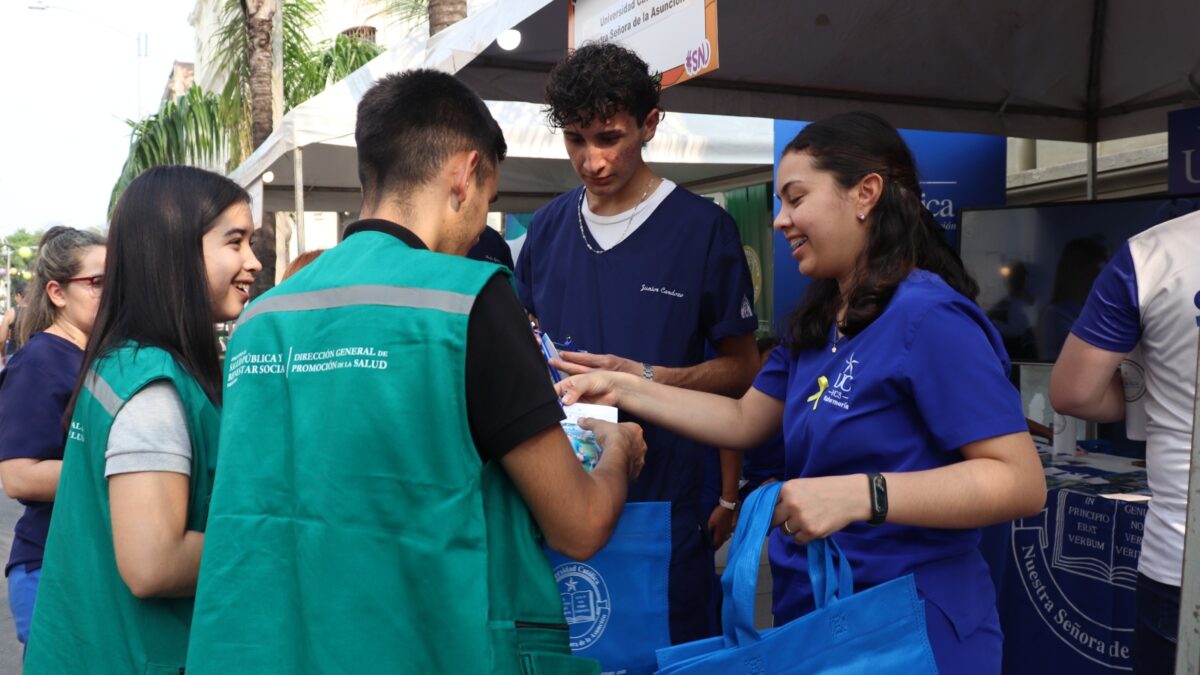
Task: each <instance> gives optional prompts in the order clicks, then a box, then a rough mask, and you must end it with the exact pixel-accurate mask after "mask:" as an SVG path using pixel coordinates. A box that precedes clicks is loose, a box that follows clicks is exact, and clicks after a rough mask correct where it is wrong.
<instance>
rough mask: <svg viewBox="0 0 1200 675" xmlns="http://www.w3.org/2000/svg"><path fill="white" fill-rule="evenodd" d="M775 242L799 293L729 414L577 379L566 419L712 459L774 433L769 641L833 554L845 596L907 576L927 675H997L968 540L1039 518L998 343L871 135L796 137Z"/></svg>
mask: <svg viewBox="0 0 1200 675" xmlns="http://www.w3.org/2000/svg"><path fill="white" fill-rule="evenodd" d="M776 191H777V192H778V195H779V199H780V201H781V203H782V208H781V209H780V212H779V215H778V217H777V218H776V220H775V229H776V230H778V231H780V232H781V233H782V234H783V235H785V236H786V237H787V240H788V242H789V244H790V245H791V249H792V258H793V259H794V260H796V262H797V264H798V267H799V269H800V272H801V273H803V274H805V275H807V276H809V277H811V278H812V279H814V281H813V283H812V285H811V286H810V288H809V291H808V295H807V296H805V299H804V301H803V302H802V304H801V307H800V309H799V310H798V311H797V312H796V313H795V314H794V315H793V317H792V318H791V321H790V326H789V329H788V332H787V333H786V334H785V336H784V340H783V344H781V345H780V346H779V347H777V348H776V349H775V351H774V352H773V353H772V354H771V357H770V359H769V360H768V362H767V365H766V366H765V367H764V368H763V370H762V372H761V373H760V374H759V375H758V378H757V379H756V380H755V382H754V386H753V388H751V389H750V390H749V391H748V392H747V393H746V395H745V396H743V397H742V398H741V400H740V401H735V400H731V399H728V398H723V397H719V396H711V395H706V394H700V393H697V392H690V391H684V390H681V389H674V388H669V387H663V386H659V385H656V384H654V383H650V382H646V381H644V380H642V379H640V378H637V377H635V376H632V375H626V374H613V373H589V374H584V375H580V376H576V377H572V378H569V379H568V380H566V381H564V382H562V383H560V384H559V385H558V387H559V392H560V393H561V394H563V400H564V403H573V402H575V401H576V400H579V399H583V400H585V401H590V402H595V403H606V404H609V405H616V406H618V407H622V408H623V409H624V410H626V411H627V412H629V413H632V414H634V415H637V416H639V417H640V418H642V419H644V420H646V421H648V422H651V423H654V424H659V425H662V426H664V427H667V428H668V429H672V430H674V431H678V432H680V433H684V434H686V435H687V436H689V437H690V438H694V439H696V440H699V441H703V442H706V443H712V444H715V445H719V446H720V447H726V448H747V447H752V446H754V445H755V444H757V443H760V442H762V441H763V440H765V439H766V438H768V437H770V436H771V434H773V433H775V432H776V431H777V430H778V429H779V428H780V426H781V425H782V428H783V434H784V446H785V453H786V470H785V478H786V479H788V480H787V481H786V483H785V485H784V486H783V489H782V491H781V492H780V497H779V502H778V504H777V505H776V508H775V516H774V520H773V524H774V525H776V526H778V529H776V530H774V531H773V533H772V535H771V538H770V543H769V546H768V548H769V552H770V558H771V569H772V575H773V578H774V598H773V599H774V602H773V610H774V613H775V622H776V625H779V624H782V623H785V622H787V621H790V620H792V619H795V618H796V617H798V616H800V615H802V614H805V613H807V612H809V611H811V610H812V609H813V598H812V588H811V585H810V583H809V579H808V572H807V558H806V550H805V549H806V544H807V543H808V542H809V541H811V540H813V539H816V538H820V537H829V536H832V537H833V539H834V540H835V541H836V542H837V543H838V545H839V546H840V548H841V550H842V551H843V552H844V553H845V555H846V558H847V559H848V560H849V562H850V563H851V566H852V567H853V570H854V581H855V588H856V590H860V591H861V590H863V589H865V588H869V587H871V586H874V585H877V584H880V583H883V582H886V581H889V580H891V579H895V578H897V577H900V576H903V575H906V574H909V573H911V574H913V576H914V578H915V581H916V586H917V590H918V592H919V594H920V595H921V597H922V598H923V599H924V600H925V619H926V626H927V628H928V634H929V638H930V643H931V645H932V647H933V651H934V657H935V659H936V660H937V666H938V670H939V671H940V672H941V673H943V675H949V674H953V673H969V674H970V675H983V674H985V673H988V674H998V673H999V672H1000V665H1001V647H1002V644H1003V636H1002V635H1001V632H1000V621H999V617H998V616H997V612H996V596H995V589H994V587H993V585H992V579H991V576H990V574H989V572H988V566H987V563H986V562H985V561H984V559H983V556H982V555H981V554H980V552H979V548H978V544H979V530H978V528H980V527H982V526H984V525H989V524H992V523H998V522H1003V521H1006V520H1011V519H1014V518H1020V517H1025V516H1032V515H1034V514H1036V513H1038V512H1039V511H1040V510H1041V509H1042V506H1043V505H1044V503H1045V500H1046V483H1045V477H1044V475H1043V473H1042V465H1041V462H1040V461H1039V460H1038V457H1037V453H1036V451H1035V450H1034V446H1033V439H1031V438H1030V436H1029V432H1028V431H1027V430H1026V424H1025V416H1024V414H1023V413H1022V410H1021V400H1020V396H1019V394H1018V392H1017V390H1016V389H1015V388H1014V387H1013V386H1012V384H1011V383H1010V382H1009V380H1008V369H1009V362H1008V357H1007V355H1006V354H1005V352H1004V343H1003V339H1002V338H1001V337H1000V334H999V333H998V332H997V331H996V329H995V327H993V326H992V324H991V322H990V321H988V319H987V316H985V315H984V313H983V311H982V310H981V309H980V308H979V306H978V305H976V304H975V302H974V300H973V297H974V295H975V294H976V293H977V292H978V287H977V286H976V285H975V282H974V280H972V279H971V278H970V276H969V275H967V273H966V271H965V270H964V269H963V265H962V261H961V260H959V258H958V256H957V255H956V254H955V253H954V251H953V250H952V249H951V248H950V247H949V246H948V245H947V244H946V242H945V239H944V238H943V235H942V232H941V228H940V226H939V225H938V224H937V222H936V221H934V219H933V216H932V215H931V214H930V213H929V211H928V209H926V208H925V207H924V206H923V205H922V203H921V188H920V184H919V182H918V179H917V172H916V166H915V163H914V162H913V158H912V153H911V152H910V151H909V149H908V147H907V146H906V145H905V143H904V141H903V139H901V137H900V135H899V134H898V133H896V130H895V129H893V128H892V127H891V125H889V124H888V123H887V122H885V121H884V120H883V119H881V118H879V117H877V116H875V115H871V114H868V113H849V114H844V115H838V116H835V117H831V118H829V119H827V120H824V121H821V122H816V123H814V124H811V125H809V126H807V127H805V128H804V130H803V131H801V132H800V134H799V135H798V136H796V138H795V139H794V140H792V142H791V143H790V144H789V145H788V146H787V148H786V149H785V150H784V153H783V157H782V158H781V159H780V162H779V168H778V174H777V176H776Z"/></svg>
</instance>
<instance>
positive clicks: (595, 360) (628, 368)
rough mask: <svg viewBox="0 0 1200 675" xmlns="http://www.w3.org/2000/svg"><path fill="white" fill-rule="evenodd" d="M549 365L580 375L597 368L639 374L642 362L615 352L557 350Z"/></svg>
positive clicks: (569, 373) (570, 373)
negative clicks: (592, 352)
mask: <svg viewBox="0 0 1200 675" xmlns="http://www.w3.org/2000/svg"><path fill="white" fill-rule="evenodd" d="M550 365H552V366H554V367H555V368H558V369H559V370H561V371H562V372H564V373H567V374H568V375H580V374H582V373H590V372H593V371H597V370H607V371H611V372H614V373H629V374H630V375H641V374H642V364H640V363H638V362H637V361H633V360H630V359H626V358H623V357H620V356H617V355H615V354H588V353H587V352H559V353H558V358H557V359H552V360H551V361H550Z"/></svg>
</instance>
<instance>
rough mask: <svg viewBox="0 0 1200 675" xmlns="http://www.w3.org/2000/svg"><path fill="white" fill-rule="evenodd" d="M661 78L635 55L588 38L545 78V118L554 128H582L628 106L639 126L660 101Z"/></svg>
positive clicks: (658, 106)
mask: <svg viewBox="0 0 1200 675" xmlns="http://www.w3.org/2000/svg"><path fill="white" fill-rule="evenodd" d="M659 93H660V87H659V78H658V77H656V76H654V75H651V74H650V67H649V66H647V65H646V62H645V61H643V60H642V59H641V57H639V56H638V55H637V54H635V53H633V52H631V51H629V50H628V49H625V48H624V47H621V46H619V45H615V44H612V43H611V42H588V43H586V44H584V45H583V46H582V47H580V48H579V49H576V50H575V51H573V52H571V53H569V54H567V55H566V56H565V57H563V59H562V60H561V61H559V62H558V63H556V64H555V65H554V68H553V69H552V70H551V71H550V77H549V78H548V79H547V80H546V107H545V109H544V110H543V112H545V113H546V119H547V121H548V122H549V123H550V125H551V126H553V127H555V128H556V129H563V128H565V127H568V126H571V125H573V124H578V125H579V126H581V127H586V126H588V125H589V124H591V123H592V121H594V120H597V119H599V120H604V119H608V118H610V117H612V116H613V115H614V114H616V113H618V112H621V111H626V112H628V113H629V114H630V115H632V116H633V118H634V119H635V120H637V125H638V126H639V127H640V126H642V123H643V122H644V121H645V120H646V116H647V115H649V114H650V111H651V110H654V109H655V108H658V109H659V110H661V109H662V107H661V105H660V104H659V101H658V99H659Z"/></svg>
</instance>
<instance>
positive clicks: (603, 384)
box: [554, 370, 620, 407]
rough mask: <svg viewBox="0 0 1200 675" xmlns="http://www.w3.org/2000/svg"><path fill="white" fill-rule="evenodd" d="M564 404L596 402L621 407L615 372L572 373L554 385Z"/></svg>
mask: <svg viewBox="0 0 1200 675" xmlns="http://www.w3.org/2000/svg"><path fill="white" fill-rule="evenodd" d="M554 390H555V391H556V392H558V396H559V399H560V400H561V401H562V403H563V405H571V404H572V403H596V404H599V405H611V406H618V407H619V403H620V400H619V398H620V397H619V396H618V395H617V387H616V376H615V375H614V374H613V373H610V372H607V371H603V370H597V371H593V372H589V373H585V374H582V375H572V376H571V377H568V378H567V379H565V380H563V381H561V382H559V383H558V384H555V385H554Z"/></svg>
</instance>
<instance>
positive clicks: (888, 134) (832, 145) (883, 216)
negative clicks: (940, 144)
mask: <svg viewBox="0 0 1200 675" xmlns="http://www.w3.org/2000/svg"><path fill="white" fill-rule="evenodd" d="M789 152H803V153H806V154H808V155H809V156H810V157H811V158H812V162H813V166H814V167H815V168H816V169H818V170H820V171H826V172H828V173H830V174H832V175H833V178H834V181H835V182H836V183H837V184H838V185H839V186H840V187H841V188H842V189H843V190H849V189H850V188H852V187H854V186H855V185H857V184H858V182H859V181H861V180H862V179H863V178H865V177H866V176H868V175H870V174H872V173H877V174H879V176H880V177H882V178H883V192H882V194H881V195H880V197H879V201H878V202H876V204H875V207H874V209H872V211H871V215H870V219H869V220H868V223H867V225H868V233H867V243H866V246H865V247H864V249H863V252H862V257H861V258H860V259H859V260H858V263H857V269H856V276H855V281H854V286H853V288H851V289H850V292H849V293H848V294H847V295H846V315H845V319H844V321H843V324H842V325H841V326H839V328H840V329H841V331H842V332H843V333H844V334H846V335H848V336H853V335H857V334H859V333H861V332H862V331H863V330H864V329H865V328H866V327H867V326H869V325H871V322H873V321H874V320H875V319H876V318H878V317H879V315H880V314H881V313H882V312H883V310H884V309H885V308H886V307H887V304H888V302H890V301H891V299H892V296H893V295H894V294H895V293H896V287H897V286H899V285H900V282H901V281H903V280H904V278H905V277H906V276H908V274H909V272H911V271H912V270H913V269H918V268H919V269H923V270H927V271H930V272H933V273H935V274H937V275H938V276H940V277H941V278H942V279H943V280H945V282H946V283H947V284H949V285H950V287H951V288H953V289H954V290H956V291H958V292H959V293H962V294H963V295H965V296H966V297H968V298H970V299H971V300H974V299H975V297H976V296H977V295H978V294H979V285H978V284H976V283H975V280H974V279H972V278H971V276H970V275H969V274H967V271H966V269H965V268H964V267H963V264H962V260H961V259H960V258H959V257H958V254H957V253H955V251H954V249H953V248H951V247H950V245H949V244H948V243H947V242H946V238H945V235H944V234H943V232H942V228H941V226H940V225H938V223H937V221H936V220H934V218H933V214H932V213H930V212H929V209H927V208H925V206H924V204H922V203H921V184H920V182H919V180H918V178H917V167H916V162H914V161H913V156H912V152H911V151H910V150H909V149H908V146H907V145H906V144H905V143H904V139H902V138H901V137H900V134H899V133H897V132H896V129H895V128H893V127H892V125H890V124H888V123H887V121H885V120H884V119H883V118H881V117H879V116H878V115H873V114H871V113H866V112H852V113H844V114H841V115H834V116H833V117H830V118H827V119H824V120H821V121H820V122H814V123H813V124H810V125H808V126H806V127H805V128H804V129H803V130H802V131H801V132H800V133H799V134H797V135H796V137H795V138H794V139H792V142H791V143H788V145H787V147H786V148H785V149H784V154H787V153H789ZM841 306H842V293H841V292H840V290H839V288H838V283H837V281H836V280H834V279H818V280H814V281H813V283H812V284H811V285H810V286H809V288H808V292H807V293H806V294H805V296H804V300H803V301H802V302H801V304H800V308H799V309H797V310H796V312H795V313H793V314H792V316H791V318H790V320H789V323H790V325H789V330H788V333H789V336H790V342H791V349H792V351H793V353H798V352H799V351H800V350H802V349H809V348H814V347H817V348H819V347H823V346H824V345H825V344H826V343H827V342H828V341H829V335H830V332H831V329H832V327H833V322H834V320H835V318H836V317H837V314H838V311H839V310H840V309H841Z"/></svg>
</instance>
